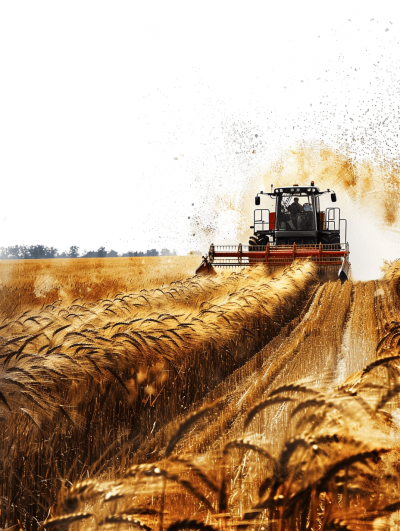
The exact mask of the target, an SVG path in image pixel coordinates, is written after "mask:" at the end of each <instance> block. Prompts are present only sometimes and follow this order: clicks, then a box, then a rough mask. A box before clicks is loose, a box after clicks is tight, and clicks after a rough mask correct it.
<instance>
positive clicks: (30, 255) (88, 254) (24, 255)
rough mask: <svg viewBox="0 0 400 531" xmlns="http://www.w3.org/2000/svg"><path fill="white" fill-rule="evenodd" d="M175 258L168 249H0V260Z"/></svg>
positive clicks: (39, 246)
mask: <svg viewBox="0 0 400 531" xmlns="http://www.w3.org/2000/svg"><path fill="white" fill-rule="evenodd" d="M160 255H161V256H176V251H175V250H174V251H172V252H171V251H169V249H162V250H161V252H158V251H157V249H150V250H147V251H146V252H142V251H129V252H127V253H123V254H118V253H117V251H114V250H113V249H111V251H106V248H105V247H99V248H98V249H97V251H84V252H83V254H81V255H80V254H79V247H78V246H77V245H71V247H70V248H69V251H64V252H62V253H59V252H58V249H56V248H54V247H46V246H45V245H30V246H27V245H12V246H10V247H0V259H1V260H16V259H19V260H21V259H22V260H28V259H37V258H105V257H116V256H160Z"/></svg>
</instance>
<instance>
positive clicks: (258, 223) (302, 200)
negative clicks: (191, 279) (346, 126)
mask: <svg viewBox="0 0 400 531" xmlns="http://www.w3.org/2000/svg"><path fill="white" fill-rule="evenodd" d="M324 194H330V196H331V201H332V203H335V202H336V194H335V192H334V191H333V190H329V189H328V190H324V191H320V189H319V188H317V187H316V186H315V185H314V182H313V181H311V184H310V185H309V186H299V185H298V184H294V185H293V186H283V187H279V188H275V189H273V187H271V192H259V193H258V194H257V195H256V198H255V204H256V206H260V205H261V197H262V196H263V195H266V196H269V197H270V199H272V200H273V201H274V203H275V207H274V209H268V208H256V209H255V210H254V223H253V225H252V226H251V227H250V228H251V229H253V236H251V237H250V240H249V245H248V246H245V245H242V244H239V245H238V246H228V245H224V246H218V247H217V246H214V245H213V244H211V246H210V250H209V253H208V255H207V256H204V257H203V262H202V264H201V265H200V266H199V267H198V269H197V270H196V274H210V273H211V274H212V273H213V272H214V268H215V267H243V266H251V265H255V264H258V263H264V264H266V265H268V266H270V267H273V268H276V267H282V266H286V265H290V264H291V263H292V262H293V261H294V260H296V259H309V260H312V261H313V262H316V264H317V266H318V269H319V270H320V271H322V272H324V273H325V272H327V271H330V272H333V273H336V274H338V276H339V278H340V279H341V280H342V282H344V281H345V280H347V279H348V278H349V275H350V262H349V254H350V253H349V245H348V243H347V220H346V219H342V218H341V217H340V208H338V207H334V206H330V207H328V208H326V209H325V210H321V206H320V198H321V196H322V195H324Z"/></svg>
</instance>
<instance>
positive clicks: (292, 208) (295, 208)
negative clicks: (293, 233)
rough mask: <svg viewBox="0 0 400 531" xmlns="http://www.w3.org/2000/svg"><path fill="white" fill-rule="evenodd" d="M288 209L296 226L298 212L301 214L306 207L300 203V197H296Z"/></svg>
mask: <svg viewBox="0 0 400 531" xmlns="http://www.w3.org/2000/svg"><path fill="white" fill-rule="evenodd" d="M287 209H288V210H289V212H290V215H291V218H292V224H293V225H294V226H295V227H296V226H297V223H296V221H297V214H300V212H304V209H303V207H302V205H300V203H299V198H298V197H295V198H294V200H293V203H292V204H291V205H289V206H288V207H287Z"/></svg>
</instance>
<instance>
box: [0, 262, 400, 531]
mask: <svg viewBox="0 0 400 531" xmlns="http://www.w3.org/2000/svg"><path fill="white" fill-rule="evenodd" d="M132 260H133V261H134V262H133V263H132ZM142 260H143V259H141V258H135V259H120V258H117V259H95V260H94V261H93V262H92V264H90V260H88V261H87V263H85V262H86V261H84V260H76V261H75V262H76V263H77V267H76V271H74V264H73V262H74V261H72V260H71V261H69V263H67V262H66V261H63V262H64V264H62V263H61V262H62V261H61V260H60V261H55V260H54V261H51V262H57V263H56V264H55V265H54V266H53V263H47V264H45V263H40V264H37V265H35V264H27V263H26V262H28V261H26V262H24V263H23V264H22V265H21V267H22V269H23V270H24V268H25V273H24V275H22V277H20V278H21V279H22V280H21V282H22V284H21V286H19V284H18V280H17V278H18V277H16V276H15V275H16V272H15V271H13V264H9V263H7V264H5V263H4V262H3V263H1V264H0V272H1V267H2V266H3V265H4V264H5V269H4V271H5V272H6V271H7V272H8V274H9V276H8V277H7V275H6V274H4V280H3V288H4V289H5V290H7V289H8V290H9V291H8V298H7V297H6V295H4V296H3V299H2V300H4V301H6V300H7V304H6V303H4V304H2V305H1V309H2V312H3V320H2V322H1V324H0V328H1V332H0V334H1V336H0V344H1V351H0V359H1V371H0V382H1V384H0V420H1V426H2V438H1V443H0V452H1V458H2V459H1V463H2V464H1V482H0V503H1V516H0V518H1V521H0V526H1V527H2V528H7V529H9V528H12V527H13V526H14V528H15V529H18V528H19V529H27V530H31V529H39V528H46V529H88V530H89V529H97V528H99V529H103V528H107V529H137V528H141V529H142V528H144V529H158V530H160V531H162V530H163V529H169V530H170V531H175V530H178V529H204V530H206V531H212V530H213V529H214V530H216V529H254V530H260V531H264V530H265V531H266V530H268V531H269V530H271V531H272V530H274V531H275V530H278V529H279V530H292V529H293V530H297V529H298V530H307V529H313V530H316V529H326V530H328V529H349V530H350V529H354V530H356V529H357V530H358V529H360V530H361V529H397V528H398V517H399V510H400V493H399V490H398V487H397V484H398V480H399V470H398V466H397V455H398V451H399V449H398V443H397V441H398V440H399V435H400V423H399V421H398V419H400V416H399V414H398V405H399V404H398V398H397V396H398V392H399V390H400V374H399V369H400V365H399V360H400V355H399V354H400V353H399V345H398V343H399V344H400V341H399V339H398V338H399V337H400V324H399V322H400V319H399V318H398V316H397V314H398V309H399V292H400V290H399V287H400V266H399V263H393V264H387V266H386V269H385V271H384V276H383V278H382V279H380V280H376V281H369V282H365V283H363V282H355V283H352V282H350V281H348V282H346V283H345V284H343V285H342V284H341V283H340V282H339V281H337V282H322V281H321V277H320V276H319V275H318V274H317V271H316V269H315V267H314V265H313V264H312V263H308V262H296V263H294V264H293V265H292V266H290V267H287V268H286V269H282V270H278V271H270V270H268V269H266V268H264V267H263V266H258V267H252V268H249V269H244V270H236V271H225V272H220V273H218V275H217V276H215V277H208V278H207V277H193V276H192V275H191V273H192V272H193V269H194V268H195V265H197V264H193V262H195V259H193V257H187V258H177V257H168V258H166V257H165V258H164V257H163V258H158V259H157V258H156V259H152V258H147V259H146V260H147V261H148V262H147V263H145V264H143V262H142ZM167 260H173V262H168V261H167ZM122 261H124V262H122ZM135 261H136V262H135ZM32 262H33V261H32ZM37 262H45V261H37ZM48 262H50V261H48ZM59 262H60V263H59ZM171 263H172V265H173V268H171V267H170V266H171ZM192 264H193V267H192ZM17 266H18V264H14V268H16V267H17ZM144 266H146V270H145V271H144V270H143V267H144ZM18 267H19V266H18ZM35 267H37V268H38V269H37V270H36V273H35ZM53 267H54V270H53ZM7 268H8V269H7ZM91 268H92V269H91ZM191 268H192V270H191ZM11 271H13V273H12V274H11V273H10V272H11ZM140 271H142V275H140V274H139V272H140ZM35 274H36V277H35ZM12 275H14V277H12ZM43 275H47V276H49V277H51V278H54V279H57V281H56V282H55V284H56V283H57V282H58V284H57V285H59V286H60V287H59V288H57V289H58V291H57V293H56V292H54V293H51V290H50V291H49V292H47V293H46V294H45V295H44V296H43V293H44V292H43V291H42V292H40V291H39V290H38V289H37V288H36V287H35V286H37V285H39V281H37V278H40V277H41V276H42V277H43ZM96 275H97V276H96ZM143 275H145V276H143ZM11 278H13V279H14V280H13V281H11V280H10V279H11ZM88 279H89V280H88ZM114 281H116V282H114ZM12 282H15V284H14V285H13V284H12ZM96 282H97V284H98V287H97V288H95V287H94V286H95V284H96ZM7 283H8V284H7ZM50 284H51V283H49V285H50ZM55 284H54V285H55ZM23 286H30V288H29V289H30V290H31V292H30V293H31V295H29V296H28V295H27V296H26V298H23V299H22V302H21V301H20V300H19V299H18V297H17V296H15V299H16V300H13V298H12V296H11V295H12V294H13V293H14V295H15V294H18V291H19V290H20V293H22V292H23ZM91 286H92V287H93V288H92V287H91ZM87 287H89V288H90V291H88V290H87ZM3 288H2V289H3ZM83 288H85V289H86V292H87V293H88V294H89V295H87V294H86V295H85V296H83V295H82V296H81V297H79V298H78V297H75V295H76V294H79V293H80V292H82V291H83ZM12 289H14V291H11V290H12ZM35 289H36V293H35ZM54 289H55V288H54ZM61 289H62V290H63V291H64V292H63V293H61V295H63V296H61V297H60V290H61ZM96 290H97V291H96ZM92 291H94V292H95V294H92ZM32 293H33V294H34V297H33V296H32ZM38 294H39V295H40V294H42V295H41V296H40V297H39V296H38ZM51 294H52V295H53V299H52V298H51ZM29 297H30V298H29ZM96 297H97V298H96ZM40 299H46V300H43V301H42V302H41V304H40Z"/></svg>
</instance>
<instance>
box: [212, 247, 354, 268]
mask: <svg viewBox="0 0 400 531" xmlns="http://www.w3.org/2000/svg"><path fill="white" fill-rule="evenodd" d="M348 254H349V251H348V245H347V244H325V245H324V244H319V245H298V246H296V244H293V245H279V246H275V245H269V244H268V245H261V246H252V247H251V248H250V249H249V247H248V246H240V245H239V247H236V246H235V247H234V246H229V247H228V246H221V247H217V246H211V248H210V253H209V256H208V258H209V260H210V262H211V263H212V264H213V266H223V265H225V264H227V265H228V263H229V265H233V263H232V262H233V261H234V260H229V262H228V261H226V260H221V259H223V258H230V259H235V258H236V259H237V265H252V264H254V263H260V262H262V263H265V264H269V265H275V264H279V265H286V264H291V263H292V262H293V260H295V259H297V258H299V259H307V258H309V259H310V260H312V261H313V262H318V263H319V264H320V265H341V264H342V261H343V258H345V257H347V256H348Z"/></svg>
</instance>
